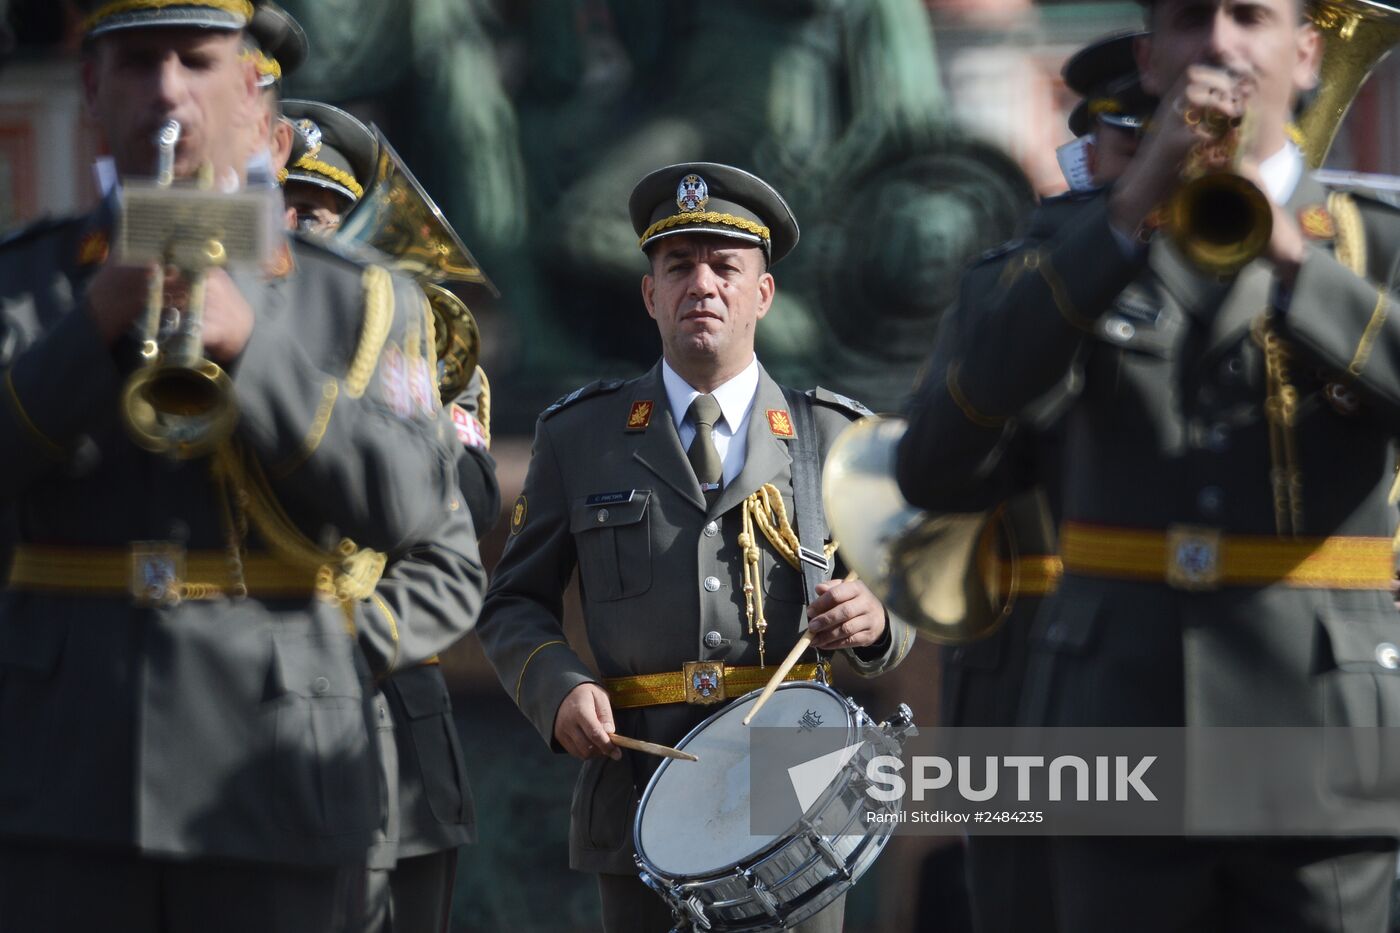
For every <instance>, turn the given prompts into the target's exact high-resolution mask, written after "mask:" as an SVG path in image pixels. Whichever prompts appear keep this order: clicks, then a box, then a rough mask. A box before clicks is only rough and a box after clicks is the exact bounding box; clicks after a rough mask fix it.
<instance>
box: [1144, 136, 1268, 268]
mask: <svg viewBox="0 0 1400 933" xmlns="http://www.w3.org/2000/svg"><path fill="white" fill-rule="evenodd" d="M1202 119H1204V120H1205V121H1206V123H1207V125H1208V126H1211V128H1212V131H1213V134H1214V138H1213V139H1212V140H1211V141H1210V142H1206V143H1202V144H1200V145H1198V146H1197V147H1196V149H1195V150H1194V151H1193V152H1192V154H1191V157H1190V158H1189V159H1188V162H1187V166H1186V169H1185V171H1184V172H1183V173H1182V177H1183V179H1184V181H1183V183H1182V185H1181V187H1180V188H1178V189H1177V190H1176V192H1175V193H1174V194H1173V195H1172V197H1171V199H1170V200H1169V201H1168V202H1167V206H1166V230H1167V233H1168V235H1170V236H1171V238H1172V241H1173V242H1174V243H1176V246H1177V248H1178V249H1179V250H1181V252H1182V254H1183V255H1184V256H1185V257H1186V258H1187V259H1188V260H1190V262H1191V263H1192V264H1193V265H1195V266H1196V267H1197V268H1199V269H1200V270H1202V271H1203V272H1207V273H1209V274H1211V275H1215V276H1219V277H1221V278H1225V277H1228V276H1231V275H1234V274H1235V273H1236V272H1238V271H1239V270H1240V269H1242V268H1244V267H1245V266H1247V265H1249V263H1250V262H1252V261H1253V260H1254V259H1255V258H1256V257H1258V256H1259V255H1260V254H1261V253H1263V252H1264V250H1265V249H1266V248H1268V245H1269V238H1270V237H1271V236H1272V235H1273V231H1274V209H1273V206H1272V205H1271V204H1270V203H1269V198H1268V195H1266V194H1264V192H1262V191H1260V190H1259V188H1258V186H1257V185H1255V184H1254V183H1253V182H1252V181H1249V180H1248V179H1247V178H1245V177H1244V176H1242V175H1239V174H1237V172H1236V171H1235V166H1236V165H1238V159H1239V156H1240V153H1241V152H1242V151H1243V149H1244V147H1245V144H1246V141H1247V140H1248V138H1249V135H1250V133H1249V128H1250V118H1249V117H1247V116H1246V117H1245V120H1244V122H1243V124H1241V125H1240V126H1239V127H1233V126H1231V125H1230V124H1229V121H1227V120H1225V119H1224V118H1223V117H1222V116H1221V115H1220V114H1218V113H1212V112H1207V113H1206V114H1205V115H1204V117H1203V118H1202ZM1212 124H1213V126H1212ZM1225 163H1228V164H1229V165H1230V167H1228V168H1226V167H1223V165H1222V164H1225Z"/></svg>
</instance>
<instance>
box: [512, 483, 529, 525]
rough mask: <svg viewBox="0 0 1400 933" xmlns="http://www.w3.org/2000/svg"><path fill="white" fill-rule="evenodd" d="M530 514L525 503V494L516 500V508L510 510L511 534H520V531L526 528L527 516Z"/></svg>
mask: <svg viewBox="0 0 1400 933" xmlns="http://www.w3.org/2000/svg"><path fill="white" fill-rule="evenodd" d="M527 512H528V508H527V504H526V502H525V493H523V492H522V493H521V494H520V498H518V499H516V500H515V507H514V508H512V509H511V510H510V533H511V534H512V535H518V534H520V529H522V528H524V527H525V516H526V513H527Z"/></svg>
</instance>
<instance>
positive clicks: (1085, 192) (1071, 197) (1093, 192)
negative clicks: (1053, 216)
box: [1040, 185, 1103, 207]
mask: <svg viewBox="0 0 1400 933" xmlns="http://www.w3.org/2000/svg"><path fill="white" fill-rule="evenodd" d="M1101 191H1103V186H1102V185H1096V186H1094V187H1093V188H1071V189H1069V190H1068V191H1065V192H1062V193H1061V194H1052V195H1050V197H1048V198H1041V199H1040V206H1041V207H1053V206H1055V205H1056V204H1075V203H1077V202H1079V201H1088V200H1091V199H1093V198H1096V197H1098V196H1099V193H1100V192H1101Z"/></svg>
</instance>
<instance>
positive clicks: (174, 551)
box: [131, 541, 185, 607]
mask: <svg viewBox="0 0 1400 933" xmlns="http://www.w3.org/2000/svg"><path fill="white" fill-rule="evenodd" d="M184 579H185V549H184V548H183V547H181V546H180V545H178V544H174V543H172V542H170V541H133V542H131V598H132V601H133V602H135V603H136V605H138V606H146V607H151V606H169V605H172V604H174V603H177V602H179V601H180V584H181V583H182V581H183V580H184Z"/></svg>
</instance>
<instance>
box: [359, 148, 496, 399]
mask: <svg viewBox="0 0 1400 933" xmlns="http://www.w3.org/2000/svg"><path fill="white" fill-rule="evenodd" d="M373 130H374V134H375V137H376V139H377V141H378V143H379V148H378V155H377V158H376V161H375V168H374V175H373V176H372V177H371V178H370V179H369V184H366V185H365V186H364V187H365V194H364V197H362V198H360V200H359V202H358V203H356V205H355V206H354V207H353V208H352V209H351V210H350V213H349V214H347V215H346V216H345V219H344V220H343V221H341V224H340V228H339V229H338V230H337V231H336V233H335V239H337V240H341V241H343V242H349V243H354V244H357V245H362V246H369V247H372V248H374V249H377V250H379V251H380V252H381V253H384V254H385V255H387V256H389V257H390V258H392V259H393V260H394V267H395V268H397V269H399V270H400V271H403V272H405V273H407V274H409V275H411V276H413V277H414V279H416V280H417V281H418V283H419V284H420V285H421V286H422V287H423V291H424V293H425V294H426V295H427V298H428V305H429V307H430V308H431V309H432V312H433V323H434V329H435V331H436V339H437V346H436V349H437V360H438V389H439V391H440V393H441V394H442V397H443V400H444V401H451V400H452V399H455V398H456V397H457V396H459V395H461V394H462V391H463V390H465V389H466V387H467V383H468V382H470V381H471V378H472V374H473V373H475V372H476V366H477V362H478V360H479V359H480V354H481V331H480V329H479V328H478V327H477V323H476V318H475V316H473V314H472V313H471V310H470V309H469V308H468V307H467V304H466V302H464V301H463V300H462V299H461V298H459V297H458V296H457V295H455V294H454V293H453V292H451V291H450V290H448V288H447V287H446V285H447V284H448V283H461V284H468V285H475V286H478V287H481V288H484V289H485V290H486V291H487V292H488V293H489V294H490V295H492V296H493V297H495V296H498V295H499V292H497V291H496V287H495V286H494V285H492V284H491V280H490V279H488V278H487V277H486V274H485V273H484V272H482V271H481V266H480V265H479V264H478V263H477V261H476V260H475V259H474V258H473V257H472V254H471V252H470V251H469V250H468V249H467V247H466V246H465V245H464V244H463V243H462V240H461V238H460V237H458V236H457V232H456V231H455V230H453V229H452V225H451V224H450V223H448V222H447V218H446V217H444V216H443V213H442V211H441V210H440V209H439V208H438V206H437V204H435V203H434V202H433V199H432V198H431V197H429V196H428V193H427V192H426V191H424V190H423V186H422V185H420V184H419V183H418V179H416V178H414V177H413V173H412V172H411V171H409V169H408V166H407V165H405V164H404V161H403V159H401V158H400V157H399V154H398V153H397V152H395V151H394V147H393V146H391V145H390V144H389V140H388V139H386V138H385V137H384V134H383V132H381V131H380V129H379V128H378V127H377V126H376V127H373Z"/></svg>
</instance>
